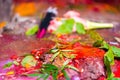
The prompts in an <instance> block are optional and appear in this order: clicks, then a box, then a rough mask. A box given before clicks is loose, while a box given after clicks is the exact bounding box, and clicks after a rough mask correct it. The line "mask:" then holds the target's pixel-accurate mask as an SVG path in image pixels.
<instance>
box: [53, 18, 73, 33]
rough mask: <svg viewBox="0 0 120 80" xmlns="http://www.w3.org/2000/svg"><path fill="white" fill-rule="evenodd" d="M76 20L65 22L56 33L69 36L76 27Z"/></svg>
mask: <svg viewBox="0 0 120 80" xmlns="http://www.w3.org/2000/svg"><path fill="white" fill-rule="evenodd" d="M74 23H75V21H74V19H67V20H64V21H63V24H61V25H60V26H59V27H58V29H57V30H56V31H55V33H57V34H69V33H72V30H73V26H74Z"/></svg>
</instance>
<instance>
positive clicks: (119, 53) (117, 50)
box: [111, 46, 120, 57]
mask: <svg viewBox="0 0 120 80" xmlns="http://www.w3.org/2000/svg"><path fill="white" fill-rule="evenodd" d="M111 48H112V51H113V52H114V56H115V57H120V48H117V47H115V46H111Z"/></svg>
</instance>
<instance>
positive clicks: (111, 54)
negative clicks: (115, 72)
mask: <svg viewBox="0 0 120 80" xmlns="http://www.w3.org/2000/svg"><path fill="white" fill-rule="evenodd" d="M105 56H106V57H107V59H108V61H109V62H110V65H113V64H114V54H113V51H112V49H111V47H110V48H109V50H108V51H107V52H106V54H105Z"/></svg>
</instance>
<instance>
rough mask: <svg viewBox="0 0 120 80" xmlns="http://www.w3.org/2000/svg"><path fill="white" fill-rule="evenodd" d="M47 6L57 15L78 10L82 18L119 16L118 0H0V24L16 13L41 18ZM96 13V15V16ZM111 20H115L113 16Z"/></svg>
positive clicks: (119, 1)
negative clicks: (56, 11)
mask: <svg viewBox="0 0 120 80" xmlns="http://www.w3.org/2000/svg"><path fill="white" fill-rule="evenodd" d="M49 6H55V7H57V8H58V11H59V15H61V14H62V13H64V12H65V11H67V10H71V9H74V10H78V11H80V12H81V14H82V13H83V14H82V15H83V17H85V18H86V17H87V18H92V19H93V18H95V16H93V13H91V12H94V14H95V15H96V17H97V16H99V15H98V14H100V13H102V14H103V13H104V14H103V15H105V16H106V14H105V13H107V14H119V11H120V0H0V22H3V21H9V20H10V19H11V18H12V16H13V15H14V14H16V13H18V14H20V15H21V16H33V15H34V16H41V15H42V14H44V11H45V10H46V9H47V8H48V7H49ZM96 13H97V14H96ZM102 14H101V15H102ZM108 17H112V18H113V20H117V17H115V16H111V15H110V16H108Z"/></svg>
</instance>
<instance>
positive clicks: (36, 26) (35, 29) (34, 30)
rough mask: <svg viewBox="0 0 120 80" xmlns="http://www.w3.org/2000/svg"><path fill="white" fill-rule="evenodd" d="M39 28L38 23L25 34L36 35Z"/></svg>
mask: <svg viewBox="0 0 120 80" xmlns="http://www.w3.org/2000/svg"><path fill="white" fill-rule="evenodd" d="M38 29H39V27H38V25H35V26H33V27H32V28H30V29H28V30H27V31H26V33H25V34H26V35H27V36H29V35H34V34H35V33H36V32H37V31H38Z"/></svg>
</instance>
